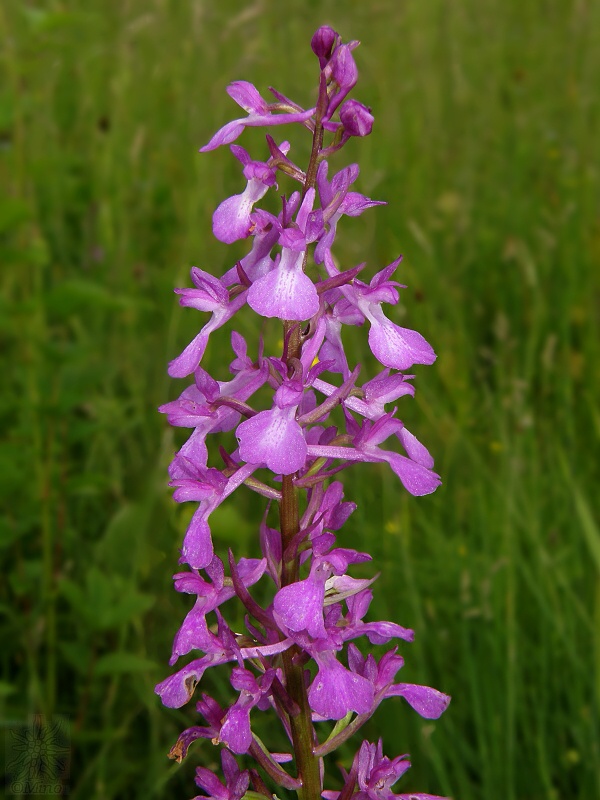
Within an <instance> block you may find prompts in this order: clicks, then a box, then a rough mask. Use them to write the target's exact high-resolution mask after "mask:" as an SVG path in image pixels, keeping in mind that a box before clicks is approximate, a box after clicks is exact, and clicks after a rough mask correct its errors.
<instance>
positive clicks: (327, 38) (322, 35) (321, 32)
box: [310, 25, 339, 69]
mask: <svg viewBox="0 0 600 800" xmlns="http://www.w3.org/2000/svg"><path fill="white" fill-rule="evenodd" d="M338 39H339V37H338V34H337V33H336V32H335V31H334V30H333V28H330V27H329V26H328V25H322V26H321V27H320V28H319V29H318V30H317V31H315V34H314V36H313V37H312V39H311V42H310V46H311V47H312V50H313V53H314V54H315V55H316V56H317V57H318V59H319V65H320V67H321V69H323V67H324V66H325V65H326V64H327V62H328V61H329V59H330V58H331V54H332V53H333V49H334V47H335V43H336V41H337V40H338Z"/></svg>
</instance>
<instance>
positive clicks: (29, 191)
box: [0, 0, 600, 800]
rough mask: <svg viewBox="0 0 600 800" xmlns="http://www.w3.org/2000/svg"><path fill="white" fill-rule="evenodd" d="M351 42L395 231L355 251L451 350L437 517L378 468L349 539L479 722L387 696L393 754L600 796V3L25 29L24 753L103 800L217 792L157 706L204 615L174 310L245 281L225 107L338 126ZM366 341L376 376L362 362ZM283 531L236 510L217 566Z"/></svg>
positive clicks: (2, 115) (19, 564) (143, 18)
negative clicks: (299, 110) (180, 454)
mask: <svg viewBox="0 0 600 800" xmlns="http://www.w3.org/2000/svg"><path fill="white" fill-rule="evenodd" d="M322 23H328V24H331V25H333V26H334V27H336V28H337V29H338V30H339V31H340V32H341V33H342V34H343V36H344V38H346V39H348V38H358V39H360V40H361V42H362V46H361V48H360V49H359V50H358V51H357V54H356V57H357V61H358V65H359V70H360V73H361V81H360V83H359V86H358V88H357V90H356V91H355V96H356V97H357V98H359V99H361V100H362V101H364V102H365V103H367V104H369V105H370V106H372V108H373V113H374V114H375V118H376V127H375V129H374V132H373V134H372V136H371V137H369V138H368V139H366V140H365V141H361V142H359V143H357V146H356V147H351V148H348V150H349V151H350V152H349V153H348V155H344V157H345V160H346V161H347V160H349V159H352V160H357V161H358V162H359V163H360V165H361V176H360V178H359V188H360V189H361V190H362V191H364V192H365V193H366V194H369V195H371V196H372V197H376V198H378V199H385V200H387V201H388V203H389V205H388V206H386V207H385V208H384V209H379V210H376V211H373V212H370V213H369V214H367V215H365V216H364V217H362V218H360V219H357V220H347V221H346V222H345V223H344V225H343V227H340V235H339V244H338V247H337V250H336V252H337V253H338V255H339V256H340V258H341V259H342V260H343V261H344V262H345V263H347V264H348V265H350V264H354V263H358V262H359V261H362V260H365V259H367V260H368V263H369V268H370V269H372V270H373V269H375V268H376V267H381V266H383V265H384V264H387V263H389V261H391V260H392V258H394V257H395V256H396V255H397V254H398V253H399V252H402V253H403V254H404V261H403V264H402V267H401V269H400V271H399V275H400V280H402V281H403V282H404V283H406V284H407V285H408V289H407V290H405V292H404V294H403V302H404V305H403V306H402V307H401V308H399V309H397V317H396V318H397V319H400V318H402V319H404V320H405V321H406V324H407V325H408V326H409V327H414V328H417V329H418V330H420V331H421V332H423V333H424V335H425V336H426V337H427V339H428V340H429V341H430V342H432V344H433V345H434V346H435V348H436V350H437V352H438V354H439V358H438V361H437V362H436V364H435V365H434V367H432V368H428V369H419V370H415V372H417V381H416V386H417V397H416V399H415V401H414V402H410V401H408V400H407V401H406V406H405V407H403V409H402V413H403V418H404V419H405V421H406V422H407V424H408V426H409V427H410V428H411V429H412V430H413V431H414V432H415V433H416V434H417V435H418V436H419V437H420V438H421V439H422V440H423V441H424V442H425V443H426V444H427V445H428V446H429V447H430V449H431V451H432V452H433V453H434V454H435V455H436V458H437V462H436V466H437V468H438V471H439V472H440V473H441V474H442V476H443V479H444V485H443V487H442V488H441V489H440V490H439V491H438V492H437V493H436V494H435V495H434V496H432V497H429V498H420V499H414V498H411V497H408V496H406V495H405V494H403V493H402V492H401V491H400V489H399V487H398V485H397V483H396V482H395V481H394V480H392V478H391V477H390V476H389V475H388V474H387V473H385V472H384V471H383V470H379V469H378V468H377V467H373V469H371V471H370V472H369V478H368V479H367V478H366V477H365V469H367V468H363V469H362V471H361V472H360V475H359V472H358V471H354V472H353V471H351V470H350V471H349V472H348V475H347V479H346V484H347V492H346V494H347V496H348V497H350V498H353V499H356V500H357V501H358V503H359V509H358V511H357V512H356V513H355V515H354V516H353V518H351V520H350V522H349V528H348V532H347V534H346V536H347V541H348V542H350V541H352V543H353V544H354V543H356V546H358V547H359V548H366V549H369V550H370V551H371V552H372V553H373V555H374V558H375V562H376V564H377V565H378V567H381V568H382V570H383V574H382V577H381V579H380V581H379V592H378V597H377V607H376V608H375V613H377V614H380V615H386V614H388V615H392V616H393V618H394V619H397V620H398V621H400V622H401V623H402V624H405V625H409V626H411V627H414V628H415V630H416V632H417V640H416V642H415V644H414V645H413V646H412V647H411V648H410V650H408V651H407V652H406V653H405V655H406V660H407V666H406V667H405V670H404V673H405V676H404V678H403V679H404V680H407V681H410V680H415V681H418V682H423V683H431V684H432V685H434V686H437V687H438V688H440V689H443V690H444V691H446V692H449V693H450V694H452V695H453V698H454V699H453V702H452V705H451V707H450V709H449V711H448V712H447V714H446V715H445V716H444V717H443V718H442V719H441V720H440V721H438V722H436V723H435V724H432V723H428V722H425V721H423V720H421V719H420V718H418V717H416V715H414V714H411V712H410V711H409V710H408V709H406V708H405V707H402V708H401V707H400V706H398V705H394V702H395V701H390V707H389V708H387V709H386V708H382V709H381V710H380V712H379V713H378V715H377V716H376V718H375V719H374V721H373V722H372V723H371V727H370V730H369V731H368V733H369V735H370V736H371V737H374V736H378V735H383V737H384V744H385V751H386V752H387V753H388V754H389V755H390V756H392V755H395V754H397V753H398V752H405V751H406V750H408V751H410V753H411V755H412V756H413V764H414V766H413V768H412V770H411V773H410V774H409V775H408V776H407V779H405V783H404V786H405V787H408V788H404V789H403V790H402V791H407V790H408V789H410V788H411V787H420V788H422V789H423V790H425V789H426V790H428V791H431V792H436V791H437V792H438V793H448V794H451V795H452V796H454V797H455V798H461V799H462V800H475V798H482V797H485V798H486V800H500V798H502V800H559V798H567V797H568V798H570V799H571V798H592V797H598V796H600V778H599V776H600V752H599V750H600V739H599V730H598V728H599V721H598V696H599V693H600V632H599V625H600V584H599V572H600V529H599V526H598V499H597V486H598V479H599V469H598V450H599V448H598V441H599V439H600V414H599V410H598V397H599V391H600V385H599V384H600V380H599V368H598V363H599V361H600V353H599V350H600V347H599V342H600V331H599V301H600V269H599V266H600V217H599V209H600V190H599V174H598V170H599V163H600V160H599V156H600V152H599V151H600V147H599V145H598V143H599V142H600V120H599V102H598V75H599V74H600V5H598V4H597V3H593V2H589V0H572V2H571V1H570V0H545V2H544V1H543V0H534V1H533V2H530V3H523V2H517V1H516V0H465V2H463V3H450V2H447V1H446V0H427V2H419V3H417V2H410V1H409V0H405V1H404V2H397V0H377V1H375V0H374V2H372V3H370V4H359V3H344V4H342V3H339V2H338V3H336V2H331V1H329V2H327V0H321V1H320V2H317V1H316V0H314V1H313V2H306V0H304V2H300V1H299V0H292V1H291V2H289V3H286V4H281V3H276V2H273V0H262V2H260V1H257V2H254V3H243V4H242V3H236V2H233V0H222V2H220V3H219V4H218V6H213V5H212V4H209V3H206V2H201V1H200V0H198V2H191V0H190V1H189V2H185V1H184V2H176V1H175V0H171V1H170V2H169V0H154V2H152V3H142V2H141V0H123V1H122V2H114V0H109V1H107V0H103V1H102V2H101V1H100V0H88V1H87V2H85V3H80V2H75V0H62V2H59V1H58V0H56V2H52V1H51V0H48V2H43V3H42V2H39V3H34V2H22V1H19V0H6V2H5V3H3V5H2V6H1V7H0V35H1V37H2V42H3V46H2V51H1V65H2V67H1V68H2V82H1V84H0V86H1V88H0V185H1V186H2V190H3V191H2V197H1V199H0V257H1V260H2V265H3V269H2V278H1V280H2V294H1V297H0V337H1V339H0V343H1V348H2V354H3V358H4V359H5V367H4V370H3V391H2V395H1V400H0V418H1V420H2V429H3V440H2V446H1V449H0V476H1V478H2V480H1V482H0V487H1V488H0V492H1V494H2V505H3V509H4V511H3V516H2V519H1V522H0V525H1V527H0V557H1V559H2V561H1V563H2V568H3V572H4V576H5V578H4V580H3V581H2V582H1V584H0V612H1V617H0V631H1V636H2V643H3V646H2V654H1V656H0V661H1V664H2V679H1V682H0V710H1V719H2V731H3V733H4V734H6V735H7V734H8V732H9V731H10V730H11V726H14V725H16V724H18V723H20V722H23V721H24V720H26V719H27V717H28V715H30V714H32V713H43V714H46V715H48V716H49V717H52V715H64V716H66V717H68V718H69V719H70V722H71V735H72V744H73V755H72V774H71V779H70V786H71V795H72V797H74V798H79V797H98V798H120V797H125V796H127V797H140V798H141V797H157V798H158V797H164V798H166V797H187V796H190V795H191V794H192V792H193V784H192V781H191V778H192V774H193V766H194V764H193V763H190V764H184V765H182V767H178V766H177V765H174V764H172V763H170V762H168V761H167V759H166V757H165V754H166V752H167V750H168V749H169V747H170V746H171V745H172V744H173V742H174V741H175V739H176V738H177V735H178V733H179V731H180V730H181V728H182V727H184V726H185V725H186V724H189V721H190V720H192V719H194V715H193V712H190V711H189V710H185V709H184V710H182V711H180V712H167V711H166V710H164V709H162V708H161V707H160V706H159V704H158V702H157V701H156V699H155V697H154V695H153V685H154V683H155V682H156V681H157V680H159V679H161V678H162V677H164V675H165V674H166V673H167V671H168V667H167V666H166V659H167V657H168V654H169V653H170V646H171V641H172V636H173V634H174V632H175V630H176V628H177V626H178V624H179V621H180V619H181V617H182V615H183V613H184V607H185V603H184V602H183V601H182V599H181V598H179V597H174V594H175V593H174V592H173V591H172V586H171V579H170V576H171V574H172V572H173V571H174V569H175V567H176V562H177V548H178V546H179V544H180V539H181V533H182V530H183V529H184V525H185V521H184V514H185V513H186V509H180V508H175V507H174V504H172V503H171V501H170V499H169V496H168V492H167V491H166V488H165V484H166V467H167V464H168V462H169V459H170V455H171V453H172V451H173V449H174V447H175V442H174V439H173V433H172V432H171V431H169V430H166V428H165V424H164V421H163V420H162V419H161V418H159V415H158V414H157V413H156V411H155V409H156V407H157V406H158V405H159V404H160V403H161V402H164V400H165V399H166V398H168V397H171V396H174V395H176V393H177V392H178V391H179V390H180V388H181V386H180V385H177V386H175V385H170V383H172V382H169V381H168V380H167V379H166V374H165V366H166V363H167V361H168V360H169V359H170V358H172V357H173V356H174V355H175V354H176V353H177V352H179V348H180V347H181V346H183V345H184V344H185V343H186V342H187V341H188V340H189V338H191V336H192V334H193V333H194V331H195V330H196V328H197V326H198V322H199V319H198V315H195V314H194V313H193V312H181V311H180V310H179V309H178V307H177V306H176V303H175V301H174V298H173V295H172V288H173V286H177V285H185V283H186V282H187V280H188V278H187V272H188V269H189V267H190V265H192V264H196V265H198V266H200V267H202V268H203V269H208V270H214V271H215V273H216V274H220V273H221V272H222V271H224V269H225V268H228V267H229V266H230V265H231V263H233V260H234V257H233V256H232V255H231V253H230V252H229V250H230V249H229V248H225V247H224V246H222V245H221V244H219V243H218V242H215V241H214V240H213V238H212V234H211V215H212V211H213V209H214V207H215V205H216V204H217V203H218V202H219V201H220V200H221V199H222V198H223V197H225V196H227V195H228V194H231V193H233V192H234V191H239V170H238V166H237V165H236V163H234V160H233V159H232V158H231V157H230V155H229V154H228V153H227V152H226V151H225V150H219V151H217V152H216V153H213V154H211V155H210V156H204V155H198V153H197V149H198V147H199V146H201V145H202V144H204V143H205V142H206V141H207V140H208V138H209V137H210V135H212V133H213V132H214V131H215V130H216V129H217V127H219V125H221V124H223V123H224V122H225V121H226V120H228V119H230V118H231V117H232V114H234V113H235V107H234V105H233V103H232V102H231V101H230V100H229V99H228V98H227V96H226V95H225V92H224V88H225V86H226V84H227V83H228V82H229V81H231V80H234V79H238V78H244V79H247V80H251V81H252V82H254V83H256V85H257V86H258V87H259V89H261V90H266V88H267V86H269V85H271V84H273V85H275V86H277V88H279V89H280V90H281V91H283V92H284V93H285V94H287V95H289V96H291V97H293V98H295V99H297V101H298V102H299V103H304V104H308V103H309V102H310V100H311V99H312V96H313V88H312V87H313V86H314V80H315V64H314V63H313V57H312V55H311V54H310V50H309V46H308V42H309V39H310V36H311V34H312V32H313V31H314V29H315V28H316V27H317V26H318V25H319V24H322ZM245 137H246V139H245V141H244V140H242V143H244V144H247V143H248V142H249V141H252V142H255V143H256V146H257V147H259V148H260V147H261V146H262V145H261V144H260V136H259V135H257V136H254V132H247V133H246V134H245ZM257 152H260V150H258V151H257ZM344 157H342V158H341V160H340V161H339V162H338V163H339V164H340V165H341V164H342V162H343V158H344ZM344 163H345V162H344ZM240 324H241V325H243V324H245V323H240ZM236 327H238V329H239V325H237V326H236ZM242 330H244V329H243V328H242ZM244 332H245V333H247V334H249V335H252V333H253V331H252V329H251V328H250V327H248V329H247V330H246V331H244ZM219 341H220V342H226V337H223V338H221V339H220V340H219ZM352 346H353V347H354V349H355V350H356V356H357V357H360V358H363V359H364V361H365V362H366V363H367V367H366V370H368V369H369V368H371V370H372V369H373V365H372V363H371V362H370V361H369V357H368V355H367V353H366V344H365V342H364V340H362V339H361V337H360V336H358V337H354V338H353V339H352ZM223 362H224V357H223V355H222V352H219V348H213V350H212V352H211V354H210V355H209V363H210V365H211V367H212V368H213V369H215V370H216V371H219V370H221V371H222V370H223ZM371 374H372V373H371ZM259 514H260V510H259V505H258V504H257V503H255V502H254V500H253V498H249V497H247V496H245V495H240V496H239V498H236V500H235V503H234V504H233V505H231V506H229V507H228V508H227V509H225V510H223V512H222V514H221V515H220V516H218V517H217V518H216V521H215V526H214V528H215V535H216V538H217V540H218V541H219V542H220V544H221V545H222V546H224V545H225V544H226V543H228V542H229V541H230V540H231V537H232V536H234V537H235V542H236V546H237V547H238V548H239V549H241V550H245V549H246V548H247V549H248V550H251V549H252V548H253V535H254V534H253V529H252V526H251V525H250V524H249V522H248V519H249V518H252V517H253V518H254V519H258V517H259ZM216 680H221V679H220V678H217V679H216ZM212 688H214V690H215V691H216V692H219V691H220V690H221V687H220V685H219V684H218V683H215V684H214V685H213V687H212ZM196 758H198V759H202V758H204V759H213V758H214V753H213V752H212V749H211V748H200V747H199V748H198V749H197V750H196V751H195V752H193V754H191V755H190V757H189V758H188V759H187V760H188V761H190V762H192V761H194V759H196Z"/></svg>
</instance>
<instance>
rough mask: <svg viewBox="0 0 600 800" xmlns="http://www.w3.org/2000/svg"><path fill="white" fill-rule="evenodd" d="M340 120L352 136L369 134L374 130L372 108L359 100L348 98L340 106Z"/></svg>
mask: <svg viewBox="0 0 600 800" xmlns="http://www.w3.org/2000/svg"><path fill="white" fill-rule="evenodd" d="M340 120H341V121H342V125H343V126H344V131H345V132H346V133H347V134H349V135H350V136H368V135H369V134H370V133H371V131H372V130H373V115H372V114H371V109H370V108H367V106H364V105H363V104H362V103H359V102H358V100H347V101H346V102H345V103H344V105H343V106H342V107H341V108H340Z"/></svg>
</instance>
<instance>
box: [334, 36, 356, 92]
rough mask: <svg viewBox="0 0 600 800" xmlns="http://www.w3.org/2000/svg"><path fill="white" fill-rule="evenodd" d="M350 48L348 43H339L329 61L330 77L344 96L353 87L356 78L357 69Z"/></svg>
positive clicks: (351, 48)
mask: <svg viewBox="0 0 600 800" xmlns="http://www.w3.org/2000/svg"><path fill="white" fill-rule="evenodd" d="M353 44H354V43H353ZM352 50H353V47H352V46H351V45H350V44H342V45H340V46H339V47H337V48H336V50H335V52H334V53H333V56H332V57H331V61H330V62H329V67H330V68H331V77H332V78H333V80H334V81H335V82H336V83H337V85H338V86H339V88H340V92H341V93H342V95H343V96H344V97H345V96H346V95H347V94H348V92H349V91H350V90H351V89H353V88H354V86H355V85H356V81H357V80H358V69H357V68H356V62H355V61H354V56H353V55H352Z"/></svg>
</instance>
